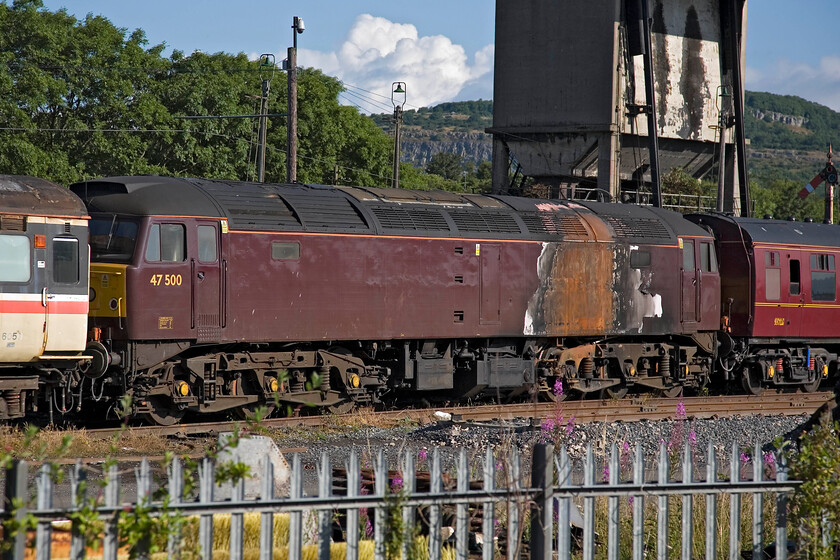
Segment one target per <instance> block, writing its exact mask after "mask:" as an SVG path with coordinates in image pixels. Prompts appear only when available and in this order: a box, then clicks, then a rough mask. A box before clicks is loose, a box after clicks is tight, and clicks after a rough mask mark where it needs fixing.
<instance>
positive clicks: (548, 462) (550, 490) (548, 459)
mask: <svg viewBox="0 0 840 560" xmlns="http://www.w3.org/2000/svg"><path fill="white" fill-rule="evenodd" d="M531 465H532V466H531V488H533V489H534V490H537V494H536V495H535V496H534V501H533V505H532V506H531V559H532V560H551V544H552V543H551V541H552V538H551V537H552V534H551V522H552V511H551V509H552V508H551V506H552V500H553V499H554V476H553V475H554V446H553V445H552V444H550V443H549V444H546V443H538V444H537V445H535V446H534V452H533V457H532V459H531Z"/></svg>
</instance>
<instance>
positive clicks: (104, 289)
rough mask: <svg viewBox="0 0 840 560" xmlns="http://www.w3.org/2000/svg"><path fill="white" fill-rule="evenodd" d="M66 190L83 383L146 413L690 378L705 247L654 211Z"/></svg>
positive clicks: (97, 187)
mask: <svg viewBox="0 0 840 560" xmlns="http://www.w3.org/2000/svg"><path fill="white" fill-rule="evenodd" d="M72 190H73V191H74V192H75V193H76V194H78V195H79V196H80V197H81V198H82V199H83V200H84V201H85V203H86V205H87V208H88V210H89V212H90V214H91V217H92V223H91V230H92V234H91V249H92V259H93V261H94V263H93V264H92V267H91V286H92V288H93V291H95V292H96V295H95V297H94V298H93V300H92V301H91V319H90V320H91V327H92V332H93V333H94V335H95V338H96V339H97V342H96V344H95V345H94V346H93V347H92V349H91V351H92V352H94V353H95V354H96V356H97V359H96V360H95V363H96V367H94V368H93V370H94V371H93V374H94V375H98V376H101V380H102V381H101V383H102V384H103V387H102V389H103V390H104V394H106V395H112V396H114V398H115V397H116V396H118V395H120V394H121V393H123V392H128V394H130V395H131V396H132V397H133V400H134V406H135V409H134V411H133V412H134V413H140V414H145V415H146V416H147V417H149V418H150V419H151V420H153V421H154V422H158V423H170V422H175V421H177V420H178V419H179V418H180V417H181V416H182V415H183V414H184V412H185V411H193V412H212V411H218V410H225V409H233V410H235V411H237V412H238V413H240V414H245V415H247V414H249V413H250V412H251V411H252V410H253V408H254V407H255V406H257V405H259V404H264V403H269V404H270V403H271V401H272V400H273V399H279V400H280V401H281V402H283V403H285V404H288V405H292V406H304V405H307V404H309V405H311V404H315V405H318V406H320V407H324V408H329V409H333V410H343V409H346V408H348V407H351V406H353V405H356V404H366V403H378V402H381V401H387V400H389V399H394V400H399V399H416V400H419V399H426V400H429V401H431V400H435V399H438V400H459V399H463V398H468V397H475V398H478V397H481V396H492V397H494V398H500V397H501V398H508V397H512V396H514V395H516V394H520V393H526V392H531V393H537V392H539V393H540V394H542V395H545V396H546V397H551V398H556V397H557V393H558V392H559V389H560V388H561V387H562V388H563V391H564V394H568V393H569V392H590V391H596V390H598V391H600V390H606V391H608V392H610V393H611V394H614V395H620V394H623V393H624V392H626V391H627V390H628V388H630V387H633V386H637V387H646V388H648V389H652V390H657V391H660V392H663V393H666V394H667V393H673V392H675V391H679V390H680V389H681V388H682V387H684V386H693V387H697V386H701V385H703V384H705V383H706V382H707V381H708V379H709V376H710V374H711V367H712V362H713V355H714V352H715V346H716V331H717V329H718V327H719V320H720V315H719V301H720V279H719V275H718V272H717V260H716V257H715V251H714V245H713V239H712V237H711V235H709V234H708V233H707V232H706V231H705V230H704V229H702V228H700V227H698V226H696V225H694V224H692V223H690V222H687V221H686V220H684V219H682V217H681V216H680V215H678V214H675V213H672V212H668V211H663V210H656V209H651V208H642V207H637V206H630V205H608V204H597V203H577V202H574V203H573V202H562V201H545V200H537V199H523V198H513V197H503V196H483V195H471V194H455V193H448V192H440V191H434V192H431V191H429V192H426V191H411V190H393V189H378V188H359V187H326V186H317V185H303V184H294V185H268V184H257V183H241V182H231V181H212V180H202V179H176V178H164V177H114V178H105V179H99V180H95V181H88V182H85V183H78V184H76V185H73V186H72Z"/></svg>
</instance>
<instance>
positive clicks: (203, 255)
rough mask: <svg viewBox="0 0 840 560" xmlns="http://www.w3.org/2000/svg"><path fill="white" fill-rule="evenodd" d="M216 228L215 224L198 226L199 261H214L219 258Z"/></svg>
mask: <svg viewBox="0 0 840 560" xmlns="http://www.w3.org/2000/svg"><path fill="white" fill-rule="evenodd" d="M216 253H217V250H216V228H215V227H214V226H198V261H199V262H203V263H212V262H216V260H217V258H218V257H217V254H216Z"/></svg>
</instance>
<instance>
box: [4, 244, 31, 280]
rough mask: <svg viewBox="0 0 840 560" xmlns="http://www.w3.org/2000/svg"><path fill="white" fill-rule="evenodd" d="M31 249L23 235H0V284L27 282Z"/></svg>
mask: <svg viewBox="0 0 840 560" xmlns="http://www.w3.org/2000/svg"><path fill="white" fill-rule="evenodd" d="M31 271H32V247H31V245H30V242H29V238H28V237H26V236H25V235H0V282H29V278H30V274H31Z"/></svg>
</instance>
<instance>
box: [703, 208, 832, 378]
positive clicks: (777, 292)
mask: <svg viewBox="0 0 840 560" xmlns="http://www.w3.org/2000/svg"><path fill="white" fill-rule="evenodd" d="M688 218H689V219H690V220H692V221H694V222H696V223H698V224H701V225H704V226H706V227H708V228H709V229H710V230H711V231H712V232H713V233H714V235H715V237H716V238H717V243H718V252H719V255H720V260H721V264H720V268H721V274H722V277H723V278H724V281H723V286H722V289H721V298H722V306H721V313H722V323H723V325H722V326H723V331H724V332H723V333H722V334H721V335H720V341H721V348H720V355H721V365H722V366H723V370H724V371H725V372H727V373H728V375H729V377H730V378H732V379H733V380H736V381H738V380H740V381H741V383H742V385H743V387H744V389H745V390H746V391H748V392H750V393H753V394H759V393H761V392H762V391H763V390H764V389H766V388H769V387H771V388H778V389H784V388H791V389H796V388H802V389H803V390H805V391H808V392H810V391H816V390H817V388H818V387H819V385H820V382H821V381H823V380H824V379H825V378H827V377H834V375H835V374H836V372H837V354H838V352H840V327H838V326H837V325H840V299H838V290H837V273H836V268H835V267H836V264H837V263H836V262H835V261H836V260H837V258H840V228H838V227H837V226H835V225H830V224H817V223H811V222H795V221H782V220H771V219H757V218H733V217H727V216H721V215H714V216H709V215H692V216H688Z"/></svg>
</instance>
